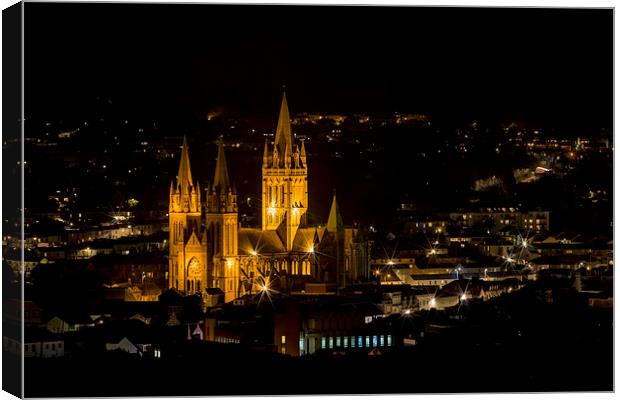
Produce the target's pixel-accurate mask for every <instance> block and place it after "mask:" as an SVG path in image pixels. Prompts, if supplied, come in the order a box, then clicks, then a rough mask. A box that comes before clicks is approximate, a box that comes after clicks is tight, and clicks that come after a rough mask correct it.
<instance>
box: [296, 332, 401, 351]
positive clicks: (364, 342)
mask: <svg viewBox="0 0 620 400" xmlns="http://www.w3.org/2000/svg"><path fill="white" fill-rule="evenodd" d="M371 343H372V347H385V346H388V347H390V346H392V335H373V336H351V337H349V336H344V337H340V336H336V337H333V336H328V337H326V336H323V337H321V349H326V348H330V349H333V348H334V347H336V348H339V347H343V348H345V349H347V348H349V347H350V348H352V349H353V348H356V347H357V348H360V349H361V348H364V347H370V346H371ZM299 345H300V346H303V339H300V340H299ZM301 348H303V347H301Z"/></svg>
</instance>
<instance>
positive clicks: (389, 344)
mask: <svg viewBox="0 0 620 400" xmlns="http://www.w3.org/2000/svg"><path fill="white" fill-rule="evenodd" d="M387 345H388V346H391V345H392V335H387Z"/></svg>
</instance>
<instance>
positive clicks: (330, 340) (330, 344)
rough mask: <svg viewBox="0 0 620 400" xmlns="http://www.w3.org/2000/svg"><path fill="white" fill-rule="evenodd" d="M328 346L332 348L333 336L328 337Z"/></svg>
mask: <svg viewBox="0 0 620 400" xmlns="http://www.w3.org/2000/svg"><path fill="white" fill-rule="evenodd" d="M329 348H330V349H333V348H334V338H333V337H331V336H330V337H329Z"/></svg>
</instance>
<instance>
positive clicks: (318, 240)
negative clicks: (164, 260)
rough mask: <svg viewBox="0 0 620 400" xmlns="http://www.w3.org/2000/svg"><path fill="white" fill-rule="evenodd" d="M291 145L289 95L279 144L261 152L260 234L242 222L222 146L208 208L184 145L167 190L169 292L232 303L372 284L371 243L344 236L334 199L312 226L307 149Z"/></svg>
mask: <svg viewBox="0 0 620 400" xmlns="http://www.w3.org/2000/svg"><path fill="white" fill-rule="evenodd" d="M293 138H294V137H293V134H292V131H291V122H290V117H289V110H288V104H287V101H286V94H284V95H283V98H282V104H281V107H280V114H279V118H278V123H277V128H276V133H275V140H274V142H273V143H269V142H267V141H266V142H265V147H264V153H263V161H262V206H261V227H242V226H240V224H239V222H238V208H237V192H236V189H235V187H234V185H232V184H231V180H230V177H229V175H228V168H227V164H226V155H225V153H224V143H223V142H222V141H220V143H219V146H218V154H217V161H216V167H215V175H214V178H213V181H212V183H210V184H209V185H208V187H207V188H206V190H205V202H204V203H203V202H202V193H201V191H200V185H199V183H198V182H197V181H194V180H193V178H192V172H191V167H190V158H189V149H188V147H187V142H186V140H185V138H184V139H183V145H182V150H181V161H180V165H179V171H178V174H177V177H176V182H171V185H170V204H169V214H168V215H169V233H170V241H169V273H168V279H169V287H170V288H174V289H176V290H177V291H179V292H180V293H183V294H200V295H202V296H203V299H204V298H206V294H207V292H209V290H208V289H219V290H221V292H222V293H223V296H224V301H225V302H230V301H233V300H235V299H237V298H239V297H241V296H244V295H248V294H249V295H252V294H256V293H258V292H260V291H265V290H274V291H279V292H289V293H290V292H291V291H300V292H302V291H303V290H304V288H305V285H306V284H308V283H326V284H333V285H334V286H335V287H344V286H345V284H347V283H350V282H355V281H358V280H360V279H363V278H367V277H368V276H369V270H368V243H367V241H365V239H364V237H363V234H362V232H361V231H360V230H359V229H356V228H345V226H344V224H343V221H342V217H341V215H340V211H339V208H338V204H337V202H336V194H335V193H334V196H333V198H332V205H331V210H330V214H329V217H328V220H327V223H326V224H325V225H320V226H309V225H308V223H307V222H308V221H307V213H308V210H309V202H308V157H307V154H306V148H305V145H304V142H303V141H301V143H295V141H294V140H293ZM257 167H258V166H257ZM203 206H204V207H203ZM203 211H204V212H203ZM210 292H213V290H211V291H210ZM218 292H219V291H218Z"/></svg>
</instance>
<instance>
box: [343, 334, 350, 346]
mask: <svg viewBox="0 0 620 400" xmlns="http://www.w3.org/2000/svg"><path fill="white" fill-rule="evenodd" d="M347 347H349V337H348V336H345V337H344V348H345V349H346V348H347Z"/></svg>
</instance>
